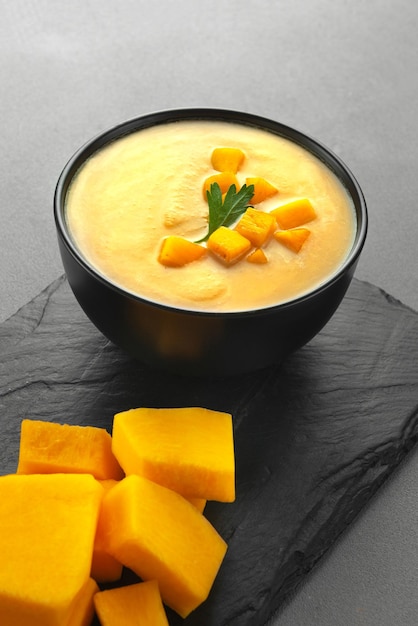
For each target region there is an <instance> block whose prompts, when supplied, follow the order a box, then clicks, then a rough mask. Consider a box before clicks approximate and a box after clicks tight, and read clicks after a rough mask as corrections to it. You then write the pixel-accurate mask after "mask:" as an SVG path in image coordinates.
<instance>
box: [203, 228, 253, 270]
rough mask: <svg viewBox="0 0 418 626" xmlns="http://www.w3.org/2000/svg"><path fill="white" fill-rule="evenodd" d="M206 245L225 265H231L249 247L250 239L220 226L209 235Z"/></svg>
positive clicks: (245, 252) (243, 254)
mask: <svg viewBox="0 0 418 626" xmlns="http://www.w3.org/2000/svg"><path fill="white" fill-rule="evenodd" d="M207 246H208V250H210V251H211V252H212V254H214V255H215V256H216V257H217V258H218V259H220V260H221V261H222V262H223V263H225V265H232V264H233V263H236V262H237V261H239V260H240V259H241V258H242V257H243V256H245V254H247V252H248V251H249V250H250V249H251V241H249V239H247V238H246V237H243V235H241V234H240V233H239V232H238V231H236V230H231V229H229V228H227V227H226V226H220V227H219V228H217V229H216V230H215V231H214V232H213V233H212V234H211V235H210V237H209V239H208V242H207Z"/></svg>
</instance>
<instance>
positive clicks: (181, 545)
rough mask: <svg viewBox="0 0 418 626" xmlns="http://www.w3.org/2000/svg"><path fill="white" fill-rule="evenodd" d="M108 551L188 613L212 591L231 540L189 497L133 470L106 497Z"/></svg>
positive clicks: (183, 613) (173, 605)
mask: <svg viewBox="0 0 418 626" xmlns="http://www.w3.org/2000/svg"><path fill="white" fill-rule="evenodd" d="M103 512H104V519H105V523H106V529H107V530H106V537H107V540H108V550H109V552H110V553H111V554H113V556H114V557H115V558H116V559H118V560H119V561H120V562H121V563H123V564H124V565H125V566H126V567H128V568H130V569H131V570H133V571H134V572H135V573H136V574H137V575H138V576H139V577H140V578H141V579H142V580H144V581H146V580H157V581H158V585H159V588H160V593H161V597H162V599H163V601H164V603H165V604H167V605H168V606H169V607H171V608H172V609H173V610H174V611H176V612H177V613H179V615H181V616H182V617H186V616H187V615H188V614H189V613H190V612H191V611H193V610H194V609H195V608H196V607H197V606H199V604H201V603H202V602H203V601H204V600H206V598H207V597H208V595H209V592H210V590H211V587H212V584H213V581H214V579H215V577H216V575H217V573H218V570H219V568H220V566H221V563H222V561H223V558H224V555H225V552H226V548H227V546H226V543H225V542H224V540H223V539H222V538H221V537H220V535H219V534H218V533H217V532H216V530H215V529H214V528H213V526H212V525H211V524H210V522H209V521H208V520H207V519H206V518H205V517H204V516H203V515H202V514H201V513H199V511H198V510H197V509H196V508H195V507H194V506H193V505H192V504H191V503H190V502H188V501H187V500H186V499H185V498H183V497H182V496H180V495H179V494H178V493H176V492H175V491H172V490H171V489H167V488H166V487H162V486H161V485H158V484H157V483H155V482H152V481H150V480H148V479H146V478H144V477H143V476H138V475H135V474H132V475H131V476H127V477H126V478H124V479H123V480H121V481H120V482H119V484H118V485H116V487H114V488H113V489H111V490H110V491H109V493H107V494H106V495H105V497H104V500H103Z"/></svg>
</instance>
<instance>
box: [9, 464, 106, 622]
mask: <svg viewBox="0 0 418 626" xmlns="http://www.w3.org/2000/svg"><path fill="white" fill-rule="evenodd" d="M102 497H103V488H102V487H101V486H100V484H99V483H98V482H97V480H95V479H94V478H93V477H92V476H91V475H87V474H31V475H19V474H13V475H8V476H2V477H0V554H1V560H2V564H3V567H1V568H0V624H1V626H28V624H30V626H58V625H60V624H65V625H66V626H67V624H68V625H69V626H81V625H83V623H84V622H83V619H84V617H83V615H84V612H82V614H81V615H80V613H79V612H78V611H77V610H76V608H75V607H76V605H75V604H74V603H75V601H76V600H78V601H80V602H82V603H83V606H84V607H85V609H86V611H87V608H88V607H87V605H88V603H89V602H90V593H91V591H92V589H93V587H94V585H93V583H89V584H88V588H87V590H86V589H85V587H86V585H87V583H88V580H89V574H90V566H91V558H92V552H93V543H94V535H95V531H96V523H97V518H98V514H99V507H100V504H101V500H102ZM83 588H84V590H83ZM89 589H90V591H89ZM77 620H79V621H77Z"/></svg>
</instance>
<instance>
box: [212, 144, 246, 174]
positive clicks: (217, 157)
mask: <svg viewBox="0 0 418 626" xmlns="http://www.w3.org/2000/svg"><path fill="white" fill-rule="evenodd" d="M244 159H245V154H244V153H243V151H242V150H240V149H239V148H215V149H214V151H213V152H212V157H211V163H212V167H213V169H214V170H218V172H233V173H234V174H236V173H237V172H238V170H239V169H240V167H241V165H242V164H243V162H244Z"/></svg>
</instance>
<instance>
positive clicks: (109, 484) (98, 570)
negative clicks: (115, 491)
mask: <svg viewBox="0 0 418 626" xmlns="http://www.w3.org/2000/svg"><path fill="white" fill-rule="evenodd" d="M100 484H101V485H102V487H103V489H104V490H105V493H107V492H108V491H110V489H112V488H113V487H114V486H115V485H117V484H118V481H117V480H102V481H100ZM103 532H104V529H103V522H102V515H101V508H100V513H99V519H98V521H97V528H96V536H95V538H94V548H93V559H92V564H91V577H92V578H94V580H96V581H97V582H98V583H107V582H114V581H116V580H119V579H120V578H121V576H122V570H123V567H122V564H121V563H119V561H117V560H116V559H114V558H113V556H111V555H110V554H108V552H107V550H106V542H105V539H104V537H103Z"/></svg>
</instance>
